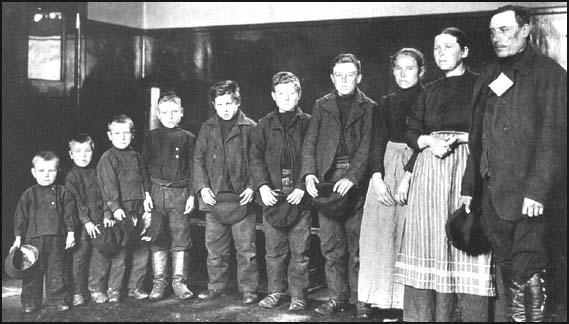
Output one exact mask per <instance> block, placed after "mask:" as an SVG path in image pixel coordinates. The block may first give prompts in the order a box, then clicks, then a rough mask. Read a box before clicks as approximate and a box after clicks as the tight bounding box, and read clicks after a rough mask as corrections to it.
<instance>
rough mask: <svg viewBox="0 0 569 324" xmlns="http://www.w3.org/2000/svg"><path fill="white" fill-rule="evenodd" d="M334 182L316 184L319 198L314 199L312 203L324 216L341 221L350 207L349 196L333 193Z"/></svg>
mask: <svg viewBox="0 0 569 324" xmlns="http://www.w3.org/2000/svg"><path fill="white" fill-rule="evenodd" d="M333 188H334V183H333V182H321V183H317V184H316V189H317V190H318V196H317V197H316V198H312V203H313V204H314V206H315V207H316V209H318V211H319V212H321V213H322V214H324V216H326V217H329V218H333V219H340V218H342V216H344V212H345V211H346V207H347V205H348V194H346V195H344V196H343V197H342V196H340V194H339V193H337V192H335V191H333V190H332V189H333Z"/></svg>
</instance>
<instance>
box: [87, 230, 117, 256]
mask: <svg viewBox="0 0 569 324" xmlns="http://www.w3.org/2000/svg"><path fill="white" fill-rule="evenodd" d="M97 227H98V228H99V231H100V234H99V235H97V236H96V237H95V238H93V239H92V240H91V242H92V243H93V247H94V248H95V249H97V251H99V253H101V254H102V255H104V256H105V257H112V256H113V255H115V254H117V253H118V252H119V251H120V249H121V247H122V240H123V238H124V236H123V233H122V230H121V228H120V225H118V224H117V225H115V226H113V227H104V226H103V225H101V224H98V225H97Z"/></svg>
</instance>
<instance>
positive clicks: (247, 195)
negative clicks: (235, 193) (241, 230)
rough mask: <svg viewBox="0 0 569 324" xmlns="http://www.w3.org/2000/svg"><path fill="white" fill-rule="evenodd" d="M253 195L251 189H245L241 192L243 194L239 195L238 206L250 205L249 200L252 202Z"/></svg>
mask: <svg viewBox="0 0 569 324" xmlns="http://www.w3.org/2000/svg"><path fill="white" fill-rule="evenodd" d="M254 193H255V192H254V191H253V189H251V188H247V189H245V190H243V192H242V193H241V194H240V195H239V197H241V201H240V202H239V204H240V205H241V206H245V205H247V204H248V203H250V202H251V200H253V194H254Z"/></svg>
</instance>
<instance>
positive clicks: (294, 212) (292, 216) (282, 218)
mask: <svg viewBox="0 0 569 324" xmlns="http://www.w3.org/2000/svg"><path fill="white" fill-rule="evenodd" d="M273 192H274V193H275V194H276V195H275V197H276V198H277V202H276V204H274V205H273V206H265V204H263V202H262V199H259V200H260V201H261V203H260V204H261V206H263V216H264V218H265V220H266V221H267V222H269V223H270V224H271V225H273V226H275V227H288V226H289V225H291V224H292V223H294V221H296V219H297V218H298V215H299V211H298V208H299V206H298V205H291V204H289V203H288V202H287V201H286V197H287V196H288V194H287V193H286V192H284V191H282V190H280V189H274V190H273ZM259 196H260V195H259Z"/></svg>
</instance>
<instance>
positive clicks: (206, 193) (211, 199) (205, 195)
mask: <svg viewBox="0 0 569 324" xmlns="http://www.w3.org/2000/svg"><path fill="white" fill-rule="evenodd" d="M200 195H202V200H203V202H204V203H206V204H208V205H210V206H213V205H215V203H216V201H215V195H214V194H213V191H211V189H209V188H203V189H202V190H200Z"/></svg>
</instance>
